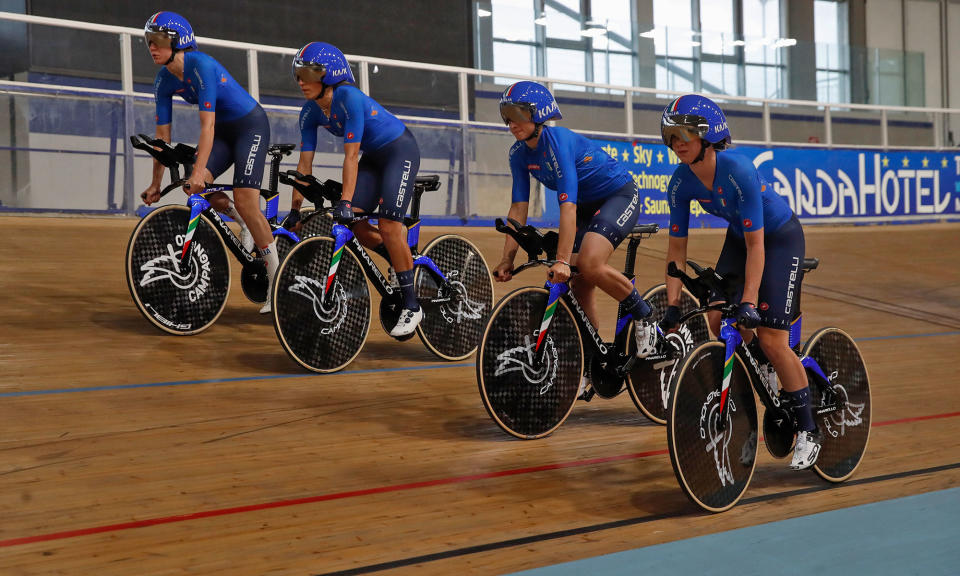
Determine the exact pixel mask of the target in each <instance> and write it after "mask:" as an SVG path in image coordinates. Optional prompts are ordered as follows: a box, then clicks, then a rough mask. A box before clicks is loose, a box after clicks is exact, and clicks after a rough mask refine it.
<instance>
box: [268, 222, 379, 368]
mask: <svg viewBox="0 0 960 576" xmlns="http://www.w3.org/2000/svg"><path fill="white" fill-rule="evenodd" d="M333 246H334V241H333V239H332V238H324V237H321V236H314V237H312V238H308V239H307V240H303V241H301V242H299V243H298V244H297V245H296V246H294V247H293V250H291V251H290V253H289V254H288V255H287V258H286V259H285V260H284V261H283V262H281V263H280V268H279V269H278V270H277V277H276V279H275V280H274V285H273V296H272V298H273V302H272V303H273V325H274V329H275V330H276V332H277V338H279V339H280V344H281V346H283V349H284V350H285V351H286V352H287V354H289V355H290V357H291V358H293V360H294V361H296V362H297V363H298V364H300V365H301V366H303V367H304V368H306V369H307V370H312V371H313V372H321V373H328V372H336V371H338V370H342V369H343V368H344V367H345V366H347V365H348V364H350V362H352V361H353V359H354V358H356V357H357V354H359V353H360V350H361V349H362V348H363V344H364V342H366V339H367V334H368V333H369V331H370V315H371V311H370V291H369V288H368V287H367V281H366V278H364V275H363V269H362V268H361V267H360V263H359V262H358V261H357V258H356V256H354V255H353V253H352V252H350V251H349V250H347V249H346V248H344V249H343V252H342V254H341V257H340V264H339V267H338V268H337V274H336V277H335V280H334V283H333V285H332V286H331V288H330V289H331V294H333V296H331V298H334V300H331V301H330V302H326V303H324V301H323V293H324V285H325V282H326V279H327V270H328V267H329V266H330V258H331V257H332V255H333Z"/></svg>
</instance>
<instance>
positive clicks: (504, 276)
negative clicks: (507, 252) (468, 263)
mask: <svg viewBox="0 0 960 576" xmlns="http://www.w3.org/2000/svg"><path fill="white" fill-rule="evenodd" d="M511 278H513V260H507V259H506V258H504V259H503V260H501V261H500V263H499V264H497V267H496V268H494V269H493V279H494V280H496V281H497V282H506V281H508V280H510V279H511Z"/></svg>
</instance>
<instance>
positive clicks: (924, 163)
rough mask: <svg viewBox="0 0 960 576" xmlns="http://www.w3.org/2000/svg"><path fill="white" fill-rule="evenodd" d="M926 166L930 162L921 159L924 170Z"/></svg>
mask: <svg viewBox="0 0 960 576" xmlns="http://www.w3.org/2000/svg"><path fill="white" fill-rule="evenodd" d="M928 164H930V161H929V160H927V159H926V158H924V159H923V167H924V168H926V167H927V165H928Z"/></svg>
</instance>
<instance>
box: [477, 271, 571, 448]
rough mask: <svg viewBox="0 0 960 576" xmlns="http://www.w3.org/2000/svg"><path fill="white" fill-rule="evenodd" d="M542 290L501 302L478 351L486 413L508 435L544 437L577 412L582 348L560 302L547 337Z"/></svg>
mask: <svg viewBox="0 0 960 576" xmlns="http://www.w3.org/2000/svg"><path fill="white" fill-rule="evenodd" d="M547 297H548V293H547V291H546V290H544V289H543V288H534V287H527V288H520V289H518V290H515V291H513V292H511V293H510V294H508V295H507V296H505V297H504V298H503V300H501V301H500V302H499V303H498V304H497V307H496V308H495V309H494V311H493V313H492V314H491V315H490V319H489V320H488V321H487V324H486V327H485V329H484V332H483V337H482V338H481V340H480V349H479V350H478V352H477V383H478V385H479V386H480V398H481V400H482V401H483V406H484V407H485V408H486V409H487V413H488V414H490V417H491V418H493V421H494V422H496V423H497V426H500V428H502V429H503V430H504V431H506V432H507V433H508V434H511V435H513V436H516V437H517V438H522V439H533V438H542V437H544V436H547V435H548V434H550V433H551V432H553V431H554V430H556V429H557V428H558V427H559V426H560V424H562V423H563V421H564V420H566V419H567V416H569V415H570V411H571V410H573V405H574V404H575V403H576V401H577V391H578V389H579V387H580V376H581V375H582V374H583V345H582V343H581V342H580V334H579V332H578V330H577V325H576V323H575V322H574V320H573V315H572V314H571V313H570V309H569V308H567V305H566V303H565V302H564V301H563V300H562V299H561V300H559V301H558V302H557V306H556V310H555V312H554V313H553V318H552V320H551V323H550V328H549V330H548V331H547V334H546V336H544V337H543V338H542V341H541V342H540V349H539V350H538V349H537V342H538V341H540V340H541V339H540V324H541V321H542V320H543V315H544V311H545V309H546V306H547Z"/></svg>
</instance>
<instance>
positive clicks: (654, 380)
mask: <svg viewBox="0 0 960 576" xmlns="http://www.w3.org/2000/svg"><path fill="white" fill-rule="evenodd" d="M643 299H644V300H646V301H647V302H649V303H650V305H651V306H652V307H653V317H654V318H656V319H659V318H660V317H662V316H663V313H664V311H665V310H666V309H667V286H666V284H658V285H656V286H654V287H652V288H650V289H649V290H647V291H646V293H645V294H644V295H643ZM696 307H697V301H696V299H694V297H693V295H692V294H690V292H689V291H687V289H686V288H684V289H683V291H682V292H681V294H680V312H681V313H683V314H686V313H687V312H689V311H690V310H693V309H694V308H696ZM709 339H710V330H709V329H708V328H707V320H706V317H705V316H704V315H703V314H700V315H698V316H694V317H693V318H691V319H690V320H688V321H687V322H685V323H684V324H683V325H681V326H680V327H679V328H678V329H677V330H676V332H672V333H670V334H667V337H666V340H667V341H666V343H665V344H664V350H665V351H666V352H667V354H666V355H665V356H664V357H662V358H654V359H649V360H648V359H641V360H638V361H637V362H636V363H635V364H634V365H633V370H631V371H630V372H629V373H628V374H627V390H628V391H629V392H630V399H631V400H633V404H634V405H635V406H636V407H637V408H638V409H639V410H640V411H641V412H643V414H644V416H646V417H647V418H649V419H650V420H652V421H653V422H656V423H657V424H666V423H667V398H668V396H669V391H670V380H671V378H672V377H673V374H674V372H675V371H676V369H677V364H678V362H679V360H680V359H681V358H683V357H684V356H686V355H687V353H688V352H690V351H691V350H693V349H694V347H696V346H698V345H700V344H702V343H703V342H706V341H707V340H709ZM626 341H627V353H628V354H633V353H634V352H635V350H636V349H637V345H636V340H635V339H634V336H633V327H632V326H631V327H630V335H629V337H628V338H627V340H626Z"/></svg>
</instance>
